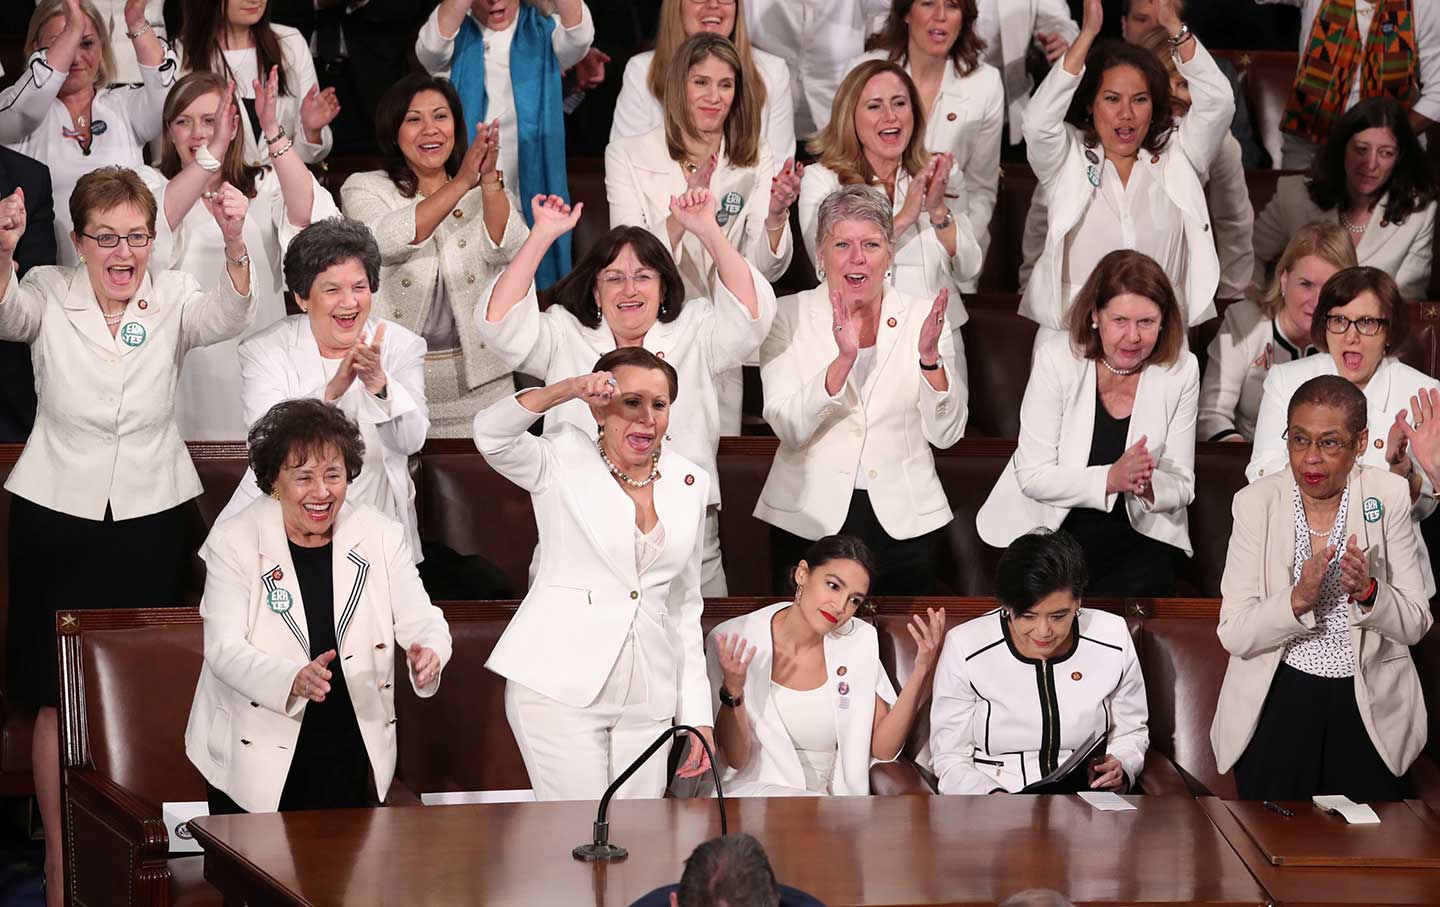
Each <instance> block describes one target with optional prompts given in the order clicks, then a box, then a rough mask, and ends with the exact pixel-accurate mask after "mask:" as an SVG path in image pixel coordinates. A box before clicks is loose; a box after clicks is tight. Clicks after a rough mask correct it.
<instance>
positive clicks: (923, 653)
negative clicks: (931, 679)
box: [905, 608, 945, 683]
mask: <svg viewBox="0 0 1440 907" xmlns="http://www.w3.org/2000/svg"><path fill="white" fill-rule="evenodd" d="M927 618H928V619H927ZM905 629H906V630H909V631H910V638H911V639H913V640H915V667H914V668H913V669H912V671H911V673H910V682H911V683H916V682H917V681H918V680H920V679H922V678H924V677H925V675H927V674H929V673H930V671H931V670H932V669H934V667H935V662H936V660H937V658H938V657H939V655H940V646H941V645H942V644H944V642H945V609H944V608H926V609H925V617H921V616H920V615H918V614H913V615H911V616H910V621H909V623H907V624H905Z"/></svg>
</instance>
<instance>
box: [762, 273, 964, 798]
mask: <svg viewBox="0 0 1440 907" xmlns="http://www.w3.org/2000/svg"><path fill="white" fill-rule="evenodd" d="M931 304H932V301H931V300H928V299H922V298H919V297H916V296H910V295H908V294H906V293H902V292H900V291H899V290H896V289H890V288H887V289H886V290H885V297H884V299H883V300H881V303H880V326H879V332H878V336H877V337H876V341H875V364H874V367H873V368H872V369H871V371H870V374H869V376H867V377H866V379H865V383H864V384H863V385H862V384H860V383H859V382H858V380H857V376H856V374H855V372H854V371H853V370H852V371H851V372H850V375H849V377H847V378H846V379H845V386H844V387H842V388H840V391H839V392H838V393H836V394H833V395H832V394H829V393H827V392H826V390H825V371H826V369H828V368H829V366H830V363H831V362H832V361H834V359H835V356H836V355H837V354H838V352H839V348H838V347H837V346H836V345H835V332H834V329H833V327H832V324H831V322H832V317H831V309H830V297H829V291H828V290H827V289H826V288H825V286H824V285H823V284H822V285H820V286H818V287H816V288H815V289H813V290H807V291H805V292H804V293H799V294H797V295H794V296H786V297H785V298H784V299H781V300H780V303H779V312H778V313H777V315H776V317H775V327H774V328H773V329H772V330H771V331H770V336H769V337H767V338H765V343H764V345H763V346H761V347H760V378H761V380H762V381H763V383H764V389H765V421H766V422H769V423H770V427H771V428H773V429H774V430H775V434H776V436H777V437H779V439H780V448H779V449H778V450H776V451H775V460H774V462H773V463H771V464H770V475H769V476H768V477H767V478H766V479H765V487H764V489H763V490H762V491H761V492H760V500H759V502H758V503H757V504H756V505H755V516H756V517H757V518H759V519H761V520H764V521H765V522H767V523H769V524H771V525H772V526H778V527H780V528H781V529H784V530H785V531H786V532H790V533H793V534H795V535H798V536H801V537H802V538H807V539H818V538H821V537H822V536H826V535H831V534H833V533H836V532H839V531H840V527H841V526H842V525H844V523H845V516H846V514H847V513H848V512H849V510H850V499H851V496H852V492H853V490H854V488H855V474H856V472H857V471H859V470H862V469H863V470H865V474H866V479H867V484H868V490H869V493H870V502H871V504H873V505H874V507H875V516H876V517H877V518H878V519H879V520H880V525H881V527H882V528H884V530H885V532H886V533H887V534H888V535H889V536H890V537H891V538H896V539H909V538H915V537H916V536H919V535H923V534H924V533H926V532H930V531H931V530H933V529H939V528H940V527H941V526H944V525H945V524H946V523H948V522H950V520H951V519H952V518H953V516H954V515H953V514H952V513H951V512H950V504H949V502H948V501H947V500H946V497H945V489H944V488H943V487H941V485H940V477H939V476H938V475H936V473H935V455H934V453H932V452H931V450H930V445H932V444H933V445H935V446H936V447H949V446H951V445H952V444H954V443H955V442H956V441H958V440H960V436H961V435H962V434H964V433H965V421H966V419H967V418H968V417H969V414H970V409H969V399H970V392H969V389H968V388H967V387H966V385H965V370H964V368H963V359H961V357H960V355H959V354H958V353H957V351H956V348H955V345H954V344H955V334H956V333H957V332H956V331H953V330H950V329H949V328H948V327H947V328H945V329H943V330H941V332H940V367H941V368H942V369H944V371H945V376H946V378H947V379H949V382H950V387H949V389H948V390H946V391H945V392H944V393H939V392H937V391H936V390H935V389H934V388H932V387H931V386H930V383H929V382H928V381H926V380H925V378H924V377H923V376H922V373H921V371H920V364H919V352H918V347H919V343H920V328H921V327H922V326H923V323H924V321H925V318H926V317H928V316H929V314H930V306H931ZM802 786H803V785H802Z"/></svg>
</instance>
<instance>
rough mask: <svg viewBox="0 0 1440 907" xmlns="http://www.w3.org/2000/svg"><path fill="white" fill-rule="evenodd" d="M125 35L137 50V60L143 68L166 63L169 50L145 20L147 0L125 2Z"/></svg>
mask: <svg viewBox="0 0 1440 907" xmlns="http://www.w3.org/2000/svg"><path fill="white" fill-rule="evenodd" d="M125 34H126V36H127V37H129V36H133V37H130V43H131V45H132V46H134V48H135V59H136V60H137V61H138V62H139V63H140V65H141V66H159V65H160V64H161V63H163V62H164V61H165V54H166V53H167V48H166V47H165V43H164V42H163V41H161V40H160V37H159V36H158V35H156V34H155V29H154V28H152V27H151V26H150V23H149V21H147V20H146V18H145V0H125Z"/></svg>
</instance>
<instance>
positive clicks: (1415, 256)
mask: <svg viewBox="0 0 1440 907" xmlns="http://www.w3.org/2000/svg"><path fill="white" fill-rule="evenodd" d="M1306 181H1307V177H1306V176H1305V175H1304V174H1294V175H1292V176H1282V177H1280V179H1278V180H1276V182H1275V197H1274V198H1272V199H1270V204H1268V205H1266V206H1265V210H1264V211H1261V212H1260V216H1259V217H1258V218H1256V219H1255V281H1256V283H1263V282H1264V280H1265V271H1266V269H1267V268H1269V267H1271V266H1273V265H1274V264H1275V263H1276V262H1278V261H1279V260H1280V256H1281V254H1283V253H1284V251H1285V246H1286V245H1287V244H1288V243H1289V242H1290V237H1292V236H1294V235H1295V233H1296V231H1297V230H1299V229H1300V228H1301V227H1303V226H1305V225H1306V224H1308V223H1313V222H1314V221H1317V220H1320V221H1328V222H1330V223H1338V222H1339V221H1338V219H1337V217H1338V215H1337V212H1335V211H1333V210H1331V211H1326V210H1324V209H1323V208H1321V207H1320V206H1319V205H1317V204H1315V202H1314V201H1313V200H1312V199H1311V198H1310V192H1309V189H1308V187H1307V185H1306ZM1389 207H1390V196H1389V194H1388V193H1387V194H1386V195H1385V196H1384V197H1382V198H1381V199H1380V202H1379V204H1377V205H1376V206H1375V211H1374V213H1373V214H1371V216H1370V225H1369V226H1367V227H1366V228H1365V235H1364V236H1362V237H1361V238H1360V242H1359V244H1358V245H1356V246H1355V258H1356V260H1357V261H1359V262H1360V264H1362V265H1369V266H1370V267H1373V268H1379V269H1380V270H1382V271H1384V272H1386V273H1388V274H1389V275H1390V276H1392V277H1394V278H1395V283H1396V285H1398V286H1399V287H1400V295H1402V296H1404V297H1405V298H1406V299H1424V298H1425V294H1426V290H1427V288H1428V286H1429V283H1430V267H1431V259H1432V257H1433V256H1434V245H1435V243H1434V240H1435V211H1436V203H1435V202H1433V201H1432V202H1431V203H1430V204H1428V205H1426V206H1425V207H1423V208H1420V209H1418V210H1416V211H1414V212H1412V213H1411V215H1410V216H1409V217H1407V218H1405V223H1403V224H1397V223H1395V222H1393V221H1392V220H1390V218H1389V215H1388V211H1389Z"/></svg>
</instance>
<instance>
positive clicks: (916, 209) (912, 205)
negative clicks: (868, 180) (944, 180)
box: [895, 155, 943, 237]
mask: <svg viewBox="0 0 1440 907" xmlns="http://www.w3.org/2000/svg"><path fill="white" fill-rule="evenodd" d="M938 157H939V155H934V156H932V157H931V158H930V160H928V161H926V162H925V166H924V167H921V168H920V172H919V173H917V174H915V176H914V177H912V178H911V180H910V187H909V188H908V189H906V190H905V202H904V203H903V204H902V205H901V206H900V213H898V214H896V215H895V236H896V237H899V236H900V235H901V234H902V233H904V232H905V231H906V230H908V229H910V227H911V226H913V225H914V224H915V222H916V221H918V220H919V219H920V212H921V211H923V210H925V201H926V199H927V198H928V197H929V195H930V177H931V176H932V175H933V174H934V173H935V162H936V158H938ZM897 182H898V178H897ZM942 191H943V190H942Z"/></svg>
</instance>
